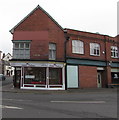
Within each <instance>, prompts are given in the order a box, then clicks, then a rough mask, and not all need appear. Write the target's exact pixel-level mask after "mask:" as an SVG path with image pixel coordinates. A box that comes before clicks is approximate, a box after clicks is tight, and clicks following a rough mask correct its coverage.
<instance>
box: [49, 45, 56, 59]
mask: <svg viewBox="0 0 119 120" xmlns="http://www.w3.org/2000/svg"><path fill="white" fill-rule="evenodd" d="M55 59H56V44H54V43H49V60H55Z"/></svg>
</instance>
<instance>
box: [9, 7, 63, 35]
mask: <svg viewBox="0 0 119 120" xmlns="http://www.w3.org/2000/svg"><path fill="white" fill-rule="evenodd" d="M37 9H40V10H42V11H43V12H44V13H45V14H46V15H47V16H48V17H49V18H50V19H51V20H52V21H53V22H54V23H55V24H56V25H57V26H58V27H59V28H60V29H61V30H63V28H62V27H61V26H60V25H59V24H58V23H57V22H56V21H55V20H54V19H53V18H52V17H51V16H50V15H49V14H48V13H47V12H46V11H45V10H44V9H43V8H42V7H40V6H39V5H38V6H37V7H36V8H35V9H33V10H32V11H31V12H30V13H29V14H28V15H27V16H26V17H24V18H23V19H22V20H21V21H20V22H19V23H18V24H17V25H15V26H14V27H13V28H12V29H11V30H10V32H11V33H12V34H13V33H14V29H15V28H17V27H18V26H19V25H20V24H21V23H22V22H24V21H25V20H26V19H27V18H28V17H29V16H30V15H31V14H32V13H33V12H34V11H36V10H37Z"/></svg>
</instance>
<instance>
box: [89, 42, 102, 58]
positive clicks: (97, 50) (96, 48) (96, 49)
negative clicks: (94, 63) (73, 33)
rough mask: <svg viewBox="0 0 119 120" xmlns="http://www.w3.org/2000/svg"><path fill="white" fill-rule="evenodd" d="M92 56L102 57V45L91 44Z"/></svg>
mask: <svg viewBox="0 0 119 120" xmlns="http://www.w3.org/2000/svg"><path fill="white" fill-rule="evenodd" d="M90 55H95V56H99V55H100V45H99V44H97V43H90Z"/></svg>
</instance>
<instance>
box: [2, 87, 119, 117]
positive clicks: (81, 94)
mask: <svg viewBox="0 0 119 120" xmlns="http://www.w3.org/2000/svg"><path fill="white" fill-rule="evenodd" d="M2 102H3V103H2V106H1V107H2V113H3V118H117V91H116V89H115V88H107V89H102V90H100V89H89V90H85V89H84V90H74V91H73V90H70V91H67V92H65V91H64V92H63V91H62V92H56V91H54V92H47V91H46V92H42V91H37V92H36V91H34V92H31V91H30V92H29V91H27V92H26V91H25V92H24V91H22V92H17V90H16V92H13V91H12V92H7V91H6V92H5V91H4V92H3V100H2Z"/></svg>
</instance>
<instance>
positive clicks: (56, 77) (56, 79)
mask: <svg viewBox="0 0 119 120" xmlns="http://www.w3.org/2000/svg"><path fill="white" fill-rule="evenodd" d="M61 70H62V69H59V68H50V69H49V84H50V85H62V72H61Z"/></svg>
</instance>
